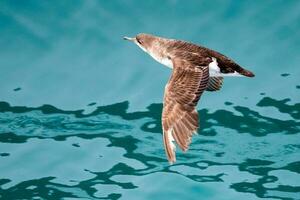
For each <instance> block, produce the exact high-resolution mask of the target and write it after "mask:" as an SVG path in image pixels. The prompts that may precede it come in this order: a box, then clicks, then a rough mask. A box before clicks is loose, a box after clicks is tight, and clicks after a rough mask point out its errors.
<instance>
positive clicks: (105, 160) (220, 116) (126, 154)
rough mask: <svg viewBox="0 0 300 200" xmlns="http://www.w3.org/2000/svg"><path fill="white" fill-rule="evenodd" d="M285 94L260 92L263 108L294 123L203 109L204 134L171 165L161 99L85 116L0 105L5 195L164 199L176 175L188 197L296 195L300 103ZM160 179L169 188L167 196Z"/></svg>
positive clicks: (0, 193) (1, 189) (244, 111)
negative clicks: (142, 107)
mask: <svg viewBox="0 0 300 200" xmlns="http://www.w3.org/2000/svg"><path fill="white" fill-rule="evenodd" d="M288 101H289V100H288V99H284V100H276V99H273V98H271V97H263V98H262V99H261V100H260V101H259V102H258V103H257V106H258V107H257V108H263V107H272V108H275V109H276V110H278V112H280V113H285V114H288V115H289V116H290V117H291V118H292V119H293V120H292V119H280V118H278V117H277V118H272V117H270V116H264V115H262V114H260V113H259V112H258V111H256V110H252V109H250V108H247V107H242V106H235V105H234V104H233V103H231V102H225V104H226V105H227V106H231V107H233V109H234V112H232V111H228V110H217V111H215V112H209V111H208V110H207V109H202V110H200V115H201V122H200V123H201V127H202V128H201V131H200V132H199V134H200V135H199V136H196V137H195V138H194V140H193V143H192V146H191V149H190V151H189V152H188V153H186V154H184V153H181V152H179V153H178V162H177V163H176V164H175V165H172V166H170V165H168V163H167V162H166V159H165V154H164V151H163V146H162V140H161V122H160V118H161V110H162V104H151V105H149V106H148V107H147V110H146V111H140V112H131V113H129V112H128V111H127V110H128V108H129V102H121V103H118V104H113V105H108V106H99V107H97V108H96V109H95V110H94V111H93V112H91V113H89V114H85V113H84V110H75V111H66V110H61V109H58V108H56V107H54V106H51V105H43V106H41V107H37V108H30V107H23V106H11V105H10V104H9V103H7V102H0V142H1V145H0V155H1V157H0V162H1V165H0V175H1V179H0V197H1V198H3V199H14V197H16V196H17V197H19V198H24V199H33V198H35V197H39V198H42V199H44V198H52V199H60V198H63V197H64V198H89V199H99V198H100V199H101V198H107V199H119V198H121V197H123V198H125V199H135V198H137V197H135V198H134V194H137V193H139V192H142V191H143V190H145V188H148V189H149V193H150V194H151V195H150V196H149V198H150V197H151V198H154V197H155V195H154V194H155V193H156V192H157V191H160V193H161V192H163V193H161V194H162V196H160V197H155V198H157V199H163V198H165V197H167V196H168V195H172V194H174V195H175V193H174V192H175V191H176V188H178V185H176V184H171V183H172V182H178V184H179V185H181V184H180V183H184V184H182V185H184V186H181V187H183V188H182V189H183V190H184V191H183V192H182V193H180V192H179V193H178V192H177V191H176V192H177V193H176V195H179V196H180V195H184V196H182V197H187V196H186V195H188V191H189V190H193V192H192V193H190V195H195V194H197V191H199V192H198V193H199V195H202V196H201V197H203V198H211V197H212V196H213V195H216V194H221V193H223V192H224V191H226V192H229V193H230V194H229V196H231V197H232V198H245V199H254V198H271V199H274V198H276V199H297V198H298V197H299V196H300V185H299V178H300V175H299V173H300V170H299V169H300V161H299V156H300V145H299V143H298V142H297V141H298V138H299V130H300V121H299V119H300V113H299V110H300V104H299V103H297V104H294V105H292V104H288ZM94 105H95V104H93V106H94ZM12 166H14V167H12ZM159 178H160V179H161V180H160V182H161V183H160V184H156V185H155V184H153V181H156V180H157V179H159ZM161 184H166V185H168V188H169V189H168V192H167V193H166V194H165V195H163V194H164V191H166V190H165V189H164V188H162V187H163V186H160V185H161ZM195 187H196V188H197V189H195ZM201 188H202V189H204V190H205V191H207V192H203V191H202V190H201ZM169 190H170V191H169ZM177 190H178V189H177ZM151 191H152V192H151ZM208 191H211V193H210V192H208ZM153 195H154V196H153ZM166 195H167V196H166ZM191 197H192V196H191ZM220 197H221V196H220Z"/></svg>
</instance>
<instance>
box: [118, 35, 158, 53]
mask: <svg viewBox="0 0 300 200" xmlns="http://www.w3.org/2000/svg"><path fill="white" fill-rule="evenodd" d="M155 39H156V37H155V36H153V35H150V34H145V33H140V34H138V35H136V36H135V37H133V38H131V37H124V40H128V41H132V42H134V43H135V44H136V45H138V46H139V47H140V48H141V49H142V50H143V51H145V52H147V53H149V51H151V49H152V47H153V45H154V41H155Z"/></svg>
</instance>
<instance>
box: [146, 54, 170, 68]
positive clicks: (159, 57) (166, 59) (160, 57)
mask: <svg viewBox="0 0 300 200" xmlns="http://www.w3.org/2000/svg"><path fill="white" fill-rule="evenodd" d="M149 54H150V56H151V57H152V58H154V60H156V61H157V62H159V63H160V64H162V65H165V66H167V67H169V68H171V69H172V68H173V62H172V60H171V58H169V57H168V56H163V55H160V54H156V53H152V52H149Z"/></svg>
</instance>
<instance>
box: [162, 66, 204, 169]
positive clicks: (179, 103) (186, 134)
mask: <svg viewBox="0 0 300 200" xmlns="http://www.w3.org/2000/svg"><path fill="white" fill-rule="evenodd" d="M172 61H173V72H172V75H171V78H170V80H169V82H168V83H167V85H166V87H165V95H164V106H163V113H162V126H163V138H164V146H165V151H166V155H167V157H168V160H169V162H170V163H173V162H175V161H176V157H175V145H174V144H173V141H174V140H175V141H176V143H177V144H178V145H179V147H180V148H181V149H182V150H183V151H186V150H187V149H188V146H189V144H190V142H191V136H192V134H193V133H196V131H197V129H198V127H199V126H198V112H197V110H196V105H197V103H198V101H199V99H200V97H201V95H202V93H203V91H204V90H205V89H206V87H207V83H208V79H209V69H208V65H205V66H196V65H194V64H191V63H190V62H186V61H182V60H172Z"/></svg>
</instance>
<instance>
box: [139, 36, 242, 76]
mask: <svg viewBox="0 0 300 200" xmlns="http://www.w3.org/2000/svg"><path fill="white" fill-rule="evenodd" d="M136 44H137V45H138V46H139V47H140V48H141V49H142V50H143V51H145V52H147V53H148V54H149V55H150V56H151V57H152V58H154V59H155V60H156V61H157V62H159V63H161V64H163V65H165V66H167V67H169V68H171V69H173V63H172V60H170V59H168V58H162V59H161V58H159V57H157V56H156V55H155V54H154V53H152V52H148V51H147V50H146V49H145V48H144V47H143V46H142V45H140V44H139V43H138V42H137V43H136ZM212 60H213V61H212V62H211V63H209V65H208V67H209V76H216V77H220V76H222V77H224V76H243V75H241V74H239V73H238V72H234V73H226V74H224V73H222V72H221V70H220V68H219V66H218V62H217V59H216V58H214V57H212Z"/></svg>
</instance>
